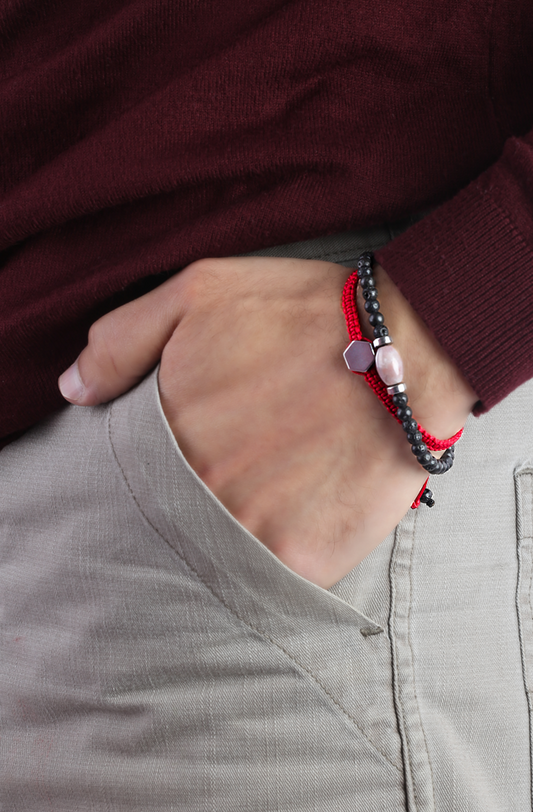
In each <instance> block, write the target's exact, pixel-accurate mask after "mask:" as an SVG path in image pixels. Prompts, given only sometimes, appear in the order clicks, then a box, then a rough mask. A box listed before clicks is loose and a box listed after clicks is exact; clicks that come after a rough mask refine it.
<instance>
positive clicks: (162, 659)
mask: <svg viewBox="0 0 533 812" xmlns="http://www.w3.org/2000/svg"><path fill="white" fill-rule="evenodd" d="M388 236H389V234H388V232H387V230H386V229H381V230H380V229H375V230H370V231H367V232H366V233H365V234H364V235H361V234H354V235H342V236H341V237H336V238H328V239H327V240H320V241H314V243H310V244H306V246H307V247H305V246H304V247H303V248H302V247H300V249H294V250H299V251H300V252H301V253H303V254H304V255H309V253H310V252H311V254H312V255H313V256H315V257H317V258H328V259H331V260H333V261H340V262H345V263H346V264H350V260H352V259H353V258H354V257H355V256H356V255H357V253H358V252H359V251H360V250H361V249H362V248H367V247H370V248H375V247H377V245H378V244H379V243H380V240H381V241H382V242H384V241H386V239H387V238H388ZM280 250H282V251H283V253H284V254H285V255H287V254H289V253H290V250H292V249H289V248H284V249H280ZM306 252H307V254H306ZM264 253H268V252H264ZM293 255H294V254H293ZM532 400H533V383H529V384H527V385H526V386H523V387H522V388H521V389H519V390H517V391H516V392H515V393H514V394H513V395H511V396H510V397H509V398H508V399H507V400H506V401H505V402H504V403H502V404H501V405H500V406H498V407H497V408H495V409H494V410H493V411H492V412H490V413H489V414H488V415H486V416H484V417H482V418H479V419H474V418H472V419H471V420H470V421H469V423H468V425H467V428H466V431H465V434H464V437H463V439H462V440H461V441H460V443H459V444H458V446H457V453H456V463H455V466H454V468H453V470H452V471H451V472H450V473H449V474H448V475H446V476H444V477H439V478H433V480H432V483H431V488H432V490H433V491H434V493H435V495H436V499H437V504H436V506H435V507H434V508H433V509H431V510H429V509H427V508H424V507H422V508H420V509H419V510H417V511H413V510H410V511H409V512H408V513H407V515H406V516H405V518H404V519H403V520H402V522H401V523H400V524H399V526H398V527H397V529H396V531H395V532H394V533H393V534H391V536H390V537H388V538H387V539H385V540H384V541H383V543H382V544H381V545H380V547H378V548H377V549H376V550H375V551H374V552H373V553H372V554H371V555H370V556H368V557H367V558H366V559H365V560H364V561H363V562H362V563H361V564H360V565H359V566H358V567H356V568H355V570H353V571H352V572H351V573H350V574H349V575H347V576H346V577H345V578H344V579H343V580H342V581H341V582H340V583H338V584H336V585H335V586H334V587H332V588H331V589H330V590H328V591H325V590H323V589H321V588H320V587H317V586H315V585H313V584H311V583H309V582H307V581H306V580H304V579H303V578H300V577H299V576H297V575H295V574H294V573H293V572H291V571H290V570H289V569H287V568H286V567H285V566H284V565H283V564H281V563H280V562H279V560H278V559H276V558H275V557H274V556H273V555H272V554H271V553H270V552H269V551H268V550H267V549H266V548H265V547H263V545H262V544H261V543H260V542H259V541H257V539H255V538H254V537H253V536H251V535H250V534H249V533H248V532H247V531H246V530H245V529H244V528H243V527H241V526H240V525H239V524H238V523H237V522H236V521H235V520H234V519H233V517H232V516H231V515H230V514H229V513H228V512H227V511H226V510H225V508H224V507H223V506H222V505H221V504H220V503H219V502H218V501H217V500H216V499H215V498H214V496H213V495H212V494H211V493H210V492H209V491H208V490H207V489H206V487H205V486H204V485H203V483H202V482H201V481H200V480H199V479H198V478H197V476H196V475H195V474H194V472H193V471H192V470H191V469H190V467H189V466H188V464H187V462H186V461H185V459H184V458H183V456H182V454H181V452H180V450H179V448H178V447H177V445H176V442H175V440H174V438H173V436H172V434H171V432H170V430H169V428H168V425H167V423H166V421H165V418H164V415H163V413H162V411H161V407H160V403H159V398H158V391H157V376H156V373H153V374H152V375H151V376H150V377H149V378H148V379H147V380H146V381H144V382H143V383H142V384H141V385H140V386H139V387H137V389H135V390H134V391H132V392H131V393H129V394H127V395H125V396H124V397H122V398H121V399H119V400H118V401H116V402H114V403H112V404H109V405H106V406H101V407H96V408H94V409H80V408H76V407H68V408H66V409H65V410H64V411H62V412H61V413H59V414H57V415H56V416H54V417H53V418H52V419H50V420H48V421H46V422H44V423H43V424H41V425H39V426H38V427H36V428H35V429H34V430H33V431H31V432H29V433H28V434H27V435H25V436H24V437H23V438H21V439H20V440H19V441H18V442H16V443H14V444H12V445H11V446H8V447H7V448H6V449H5V450H4V451H3V452H2V453H1V454H0V479H1V493H2V507H1V510H0V608H1V640H0V732H1V737H0V810H2V812H48V811H49V810H50V812H51V811H52V810H53V812H89V811H90V812H163V811H164V812H175V811H176V812H177V810H180V811H181V810H191V812H193V811H194V812H389V810H390V812H400V811H403V810H409V812H415V811H416V812H526V810H531V768H530V763H531V728H530V711H531V690H532V689H533V610H532V594H531V591H532V584H533V553H532V540H533V423H532V421H531V420H530V418H529V417H528V415H529V414H530V409H531V403H532Z"/></svg>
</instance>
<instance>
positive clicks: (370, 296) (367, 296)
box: [363, 288, 378, 302]
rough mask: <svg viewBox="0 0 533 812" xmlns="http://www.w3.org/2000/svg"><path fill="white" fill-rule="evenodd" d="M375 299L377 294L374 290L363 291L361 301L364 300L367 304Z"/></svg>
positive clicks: (366, 289)
mask: <svg viewBox="0 0 533 812" xmlns="http://www.w3.org/2000/svg"><path fill="white" fill-rule="evenodd" d="M377 298H378V292H377V290H376V288H365V289H364V290H363V299H366V301H367V302H368V301H369V300H370V299H377Z"/></svg>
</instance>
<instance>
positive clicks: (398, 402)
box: [392, 392, 407, 406]
mask: <svg viewBox="0 0 533 812" xmlns="http://www.w3.org/2000/svg"><path fill="white" fill-rule="evenodd" d="M392 402H393V403H394V405H395V406H407V395H406V394H405V392H400V394H399V395H393V396H392Z"/></svg>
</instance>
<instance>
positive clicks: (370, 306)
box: [365, 299, 379, 313]
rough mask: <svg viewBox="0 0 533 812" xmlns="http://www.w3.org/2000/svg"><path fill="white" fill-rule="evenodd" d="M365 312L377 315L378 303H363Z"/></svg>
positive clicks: (376, 301)
mask: <svg viewBox="0 0 533 812" xmlns="http://www.w3.org/2000/svg"><path fill="white" fill-rule="evenodd" d="M365 310H366V312H367V313H377V312H378V310H379V302H378V300H377V299H370V301H368V302H365Z"/></svg>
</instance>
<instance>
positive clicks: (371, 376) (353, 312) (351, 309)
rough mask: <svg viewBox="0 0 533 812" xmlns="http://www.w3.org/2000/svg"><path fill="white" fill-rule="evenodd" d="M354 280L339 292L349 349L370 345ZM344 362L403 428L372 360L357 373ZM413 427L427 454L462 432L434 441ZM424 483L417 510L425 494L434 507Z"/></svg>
mask: <svg viewBox="0 0 533 812" xmlns="http://www.w3.org/2000/svg"><path fill="white" fill-rule="evenodd" d="M363 258H364V262H365V264H366V265H367V266H368V267H371V262H372V259H373V258H372V255H371V254H363V255H362V259H363ZM360 265H361V262H360ZM359 273H361V272H359ZM358 281H359V278H358V272H357V271H354V272H353V273H352V274H351V275H350V276H349V277H348V280H347V281H346V284H345V286H344V290H343V292H342V309H343V312H344V315H345V317H346V325H347V328H348V335H349V336H350V342H351V343H350V347H352V344H353V342H366V343H368V344H369V345H371V346H372V345H373V342H372V341H371V340H370V339H368V338H365V336H363V334H362V332H361V325H360V323H359V315H358V313H357V303H356V290H357V284H358ZM376 304H377V305H378V307H376V308H375V310H374V312H377V311H378V308H379V303H377V302H376ZM385 334H388V331H387V330H385ZM386 341H387V342H388V343H390V339H388V338H387V339H386ZM365 354H366V353H365ZM367 355H368V357H373V350H372V349H370V348H369V350H368V354H367ZM345 357H346V356H345ZM346 363H347V364H348V366H349V368H350V369H351V371H352V372H354V374H355V375H363V376H364V378H365V380H366V382H367V383H368V385H369V386H370V387H371V388H372V389H373V390H374V392H375V393H376V395H377V396H378V398H379V399H380V400H381V402H382V403H383V404H384V406H385V408H386V409H388V411H389V412H390V413H391V414H392V416H393V417H394V419H395V420H396V421H397V422H398V423H400V424H401V425H402V426H403V423H404V421H403V419H402V418H401V417H399V416H398V414H397V411H398V408H397V406H396V405H395V403H394V402H393V395H392V394H389V392H388V391H387V385H386V384H385V383H384V382H383V381H382V380H381V378H380V376H379V374H378V371H377V369H376V366H375V364H374V363H373V360H371V361H370V363H371V366H370V368H368V369H366V371H360V370H358V369H354V368H353V366H352V365H350V364H349V363H348V360H347V359H346ZM389 388H392V387H389ZM398 388H399V389H400V387H398ZM400 391H405V387H404V388H403V390H402V389H400ZM405 403H407V399H405ZM414 422H416V421H414ZM416 426H417V430H418V431H419V432H420V434H421V435H422V440H423V442H424V443H425V445H426V446H427V449H428V450H429V451H443V450H445V449H448V448H452V446H453V445H454V444H455V442H456V441H457V440H458V439H459V438H460V437H461V435H462V433H463V429H461V430H460V431H458V432H457V434H454V436H453V437H450V438H449V439H447V440H438V439H437V438H436V437H434V436H433V435H432V434H429V432H427V431H425V429H423V428H422V426H420V425H419V423H416ZM452 461H453V460H452ZM424 467H426V466H424ZM436 473H441V471H436ZM428 479H429V477H428ZM427 482H428V480H427V479H426V481H425V483H424V485H423V487H422V488H421V490H420V493H419V494H418V496H417V497H416V499H415V501H414V502H413V504H412V505H411V507H412V508H417V507H418V506H419V504H420V501H421V499H422V497H423V496H425V495H426V494H428V496H427V498H424V500H423V501H425V502H426V503H427V504H428V505H429V506H430V507H431V506H432V505H433V504H434V502H433V500H432V498H431V497H432V494H431V491H426V485H427Z"/></svg>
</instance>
